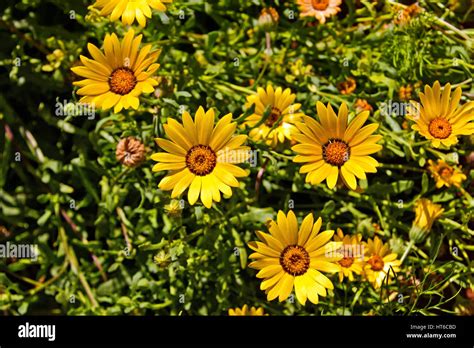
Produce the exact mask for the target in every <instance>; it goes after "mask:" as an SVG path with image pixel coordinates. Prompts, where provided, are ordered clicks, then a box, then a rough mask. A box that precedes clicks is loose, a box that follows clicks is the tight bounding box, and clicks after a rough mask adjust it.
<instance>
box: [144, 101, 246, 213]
mask: <svg viewBox="0 0 474 348" xmlns="http://www.w3.org/2000/svg"><path fill="white" fill-rule="evenodd" d="M214 117H215V116H214V110H212V109H210V110H208V111H207V112H206V111H205V110H204V108H203V107H202V106H201V107H199V109H198V110H197V112H196V116H195V118H194V120H193V119H192V117H191V115H190V114H189V113H188V112H187V111H185V112H183V121H182V123H179V122H178V121H176V120H174V119H172V118H168V123H167V124H165V125H164V126H163V127H164V130H165V133H166V135H167V136H168V137H169V138H170V139H171V141H170V140H166V139H161V138H157V139H155V141H156V143H157V144H158V146H160V147H161V148H162V149H163V150H164V151H165V152H159V153H155V154H153V155H152V156H151V159H152V160H154V161H157V162H158V163H157V164H155V165H154V166H153V169H152V170H153V171H154V172H159V171H162V170H169V171H170V173H169V175H167V176H166V177H164V178H163V179H162V180H161V181H160V184H159V185H158V187H159V188H160V189H161V190H164V191H170V190H172V193H171V198H176V197H178V196H179V195H181V194H182V193H183V192H184V191H185V190H186V189H188V188H189V190H188V201H189V203H190V204H191V205H193V204H194V203H196V201H197V200H198V198H199V196H200V197H201V202H202V203H203V204H204V206H205V207H206V208H210V207H211V206H212V202H213V201H215V202H220V200H221V192H222V193H223V194H224V195H225V196H231V195H232V190H231V187H239V182H238V181H237V179H236V178H241V177H245V176H247V175H248V174H249V173H248V172H247V171H245V170H243V169H242V168H239V167H237V166H236V165H234V164H233V163H242V162H245V161H246V160H247V159H248V158H249V156H250V149H249V148H248V147H245V146H241V145H242V144H243V143H244V142H245V140H246V139H247V136H246V135H236V136H234V133H235V129H236V128H237V124H236V123H235V122H232V114H227V115H225V116H224V117H222V118H221V119H220V120H219V121H218V122H217V124H216V125H215V126H214Z"/></svg>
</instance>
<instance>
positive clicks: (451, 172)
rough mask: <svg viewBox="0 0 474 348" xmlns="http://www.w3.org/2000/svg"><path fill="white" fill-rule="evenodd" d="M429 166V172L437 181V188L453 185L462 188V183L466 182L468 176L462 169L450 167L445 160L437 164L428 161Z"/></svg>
mask: <svg viewBox="0 0 474 348" xmlns="http://www.w3.org/2000/svg"><path fill="white" fill-rule="evenodd" d="M428 164H429V166H428V170H429V171H430V173H431V176H432V177H433V178H434V179H435V181H436V187H437V188H441V187H443V186H446V187H450V186H451V185H454V186H456V187H460V186H461V183H462V182H463V181H464V180H466V175H464V173H463V172H462V171H461V169H459V168H458V167H456V166H450V165H449V164H448V163H446V162H445V161H443V160H438V161H437V163H434V162H433V161H432V160H428Z"/></svg>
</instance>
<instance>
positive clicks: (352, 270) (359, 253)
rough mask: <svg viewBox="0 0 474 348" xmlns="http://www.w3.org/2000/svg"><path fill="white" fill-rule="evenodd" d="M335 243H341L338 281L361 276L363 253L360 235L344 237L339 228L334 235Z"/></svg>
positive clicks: (351, 279)
mask: <svg viewBox="0 0 474 348" xmlns="http://www.w3.org/2000/svg"><path fill="white" fill-rule="evenodd" d="M334 241H335V242H342V248H341V253H342V255H343V256H344V257H343V259H342V260H339V261H338V263H339V265H340V266H341V271H340V272H339V281H340V282H342V280H343V279H344V277H346V278H349V280H350V281H353V280H354V274H362V272H363V269H364V252H363V244H362V242H361V241H362V235H361V234H357V235H354V236H349V235H344V233H343V232H342V230H341V229H340V228H338V229H337V234H336V235H334Z"/></svg>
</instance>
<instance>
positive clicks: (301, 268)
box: [248, 210, 342, 305]
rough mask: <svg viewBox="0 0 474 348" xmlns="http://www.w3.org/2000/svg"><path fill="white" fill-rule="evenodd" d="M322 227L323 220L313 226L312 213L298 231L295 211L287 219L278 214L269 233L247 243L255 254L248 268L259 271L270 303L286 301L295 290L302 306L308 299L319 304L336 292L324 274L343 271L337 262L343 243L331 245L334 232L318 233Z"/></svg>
mask: <svg viewBox="0 0 474 348" xmlns="http://www.w3.org/2000/svg"><path fill="white" fill-rule="evenodd" d="M321 224H322V220H321V218H319V219H318V220H317V221H316V223H314V219H313V214H309V215H307V216H306V217H305V218H304V220H303V222H302V224H301V226H300V228H299V230H298V221H297V220H296V216H295V214H294V213H293V211H291V210H290V211H289V213H288V216H285V214H284V213H283V212H282V211H279V212H278V215H277V221H276V222H275V221H273V220H272V221H270V227H269V230H270V234H268V233H263V232H261V231H257V232H256V233H257V236H258V238H259V239H260V241H258V242H250V243H249V244H248V245H249V247H250V248H251V249H252V250H254V251H255V252H254V253H252V254H251V255H250V256H249V258H251V259H255V261H252V262H251V263H250V264H249V267H252V268H254V269H258V270H260V271H259V272H258V273H257V278H262V279H263V281H262V283H261V285H260V289H261V290H264V291H265V293H266V294H267V299H268V301H272V300H274V299H275V298H277V297H278V300H279V301H280V302H281V301H284V300H285V299H287V298H288V296H289V295H290V293H291V292H292V290H293V289H295V293H296V298H297V300H298V301H299V302H300V303H301V304H303V305H304V304H305V303H306V299H309V300H310V301H311V302H312V303H315V304H316V303H318V300H319V296H326V294H327V291H326V289H334V286H333V284H332V282H331V281H330V280H329V278H327V277H326V276H325V275H324V274H322V273H321V272H328V273H337V272H339V271H340V270H341V267H340V266H339V265H338V264H337V261H339V260H341V259H342V254H340V253H338V252H337V249H338V248H340V247H341V245H342V243H336V242H330V240H331V238H332V236H333V235H334V231H324V232H321V233H319V230H320V228H321Z"/></svg>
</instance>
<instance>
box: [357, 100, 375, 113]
mask: <svg viewBox="0 0 474 348" xmlns="http://www.w3.org/2000/svg"><path fill="white" fill-rule="evenodd" d="M355 109H356V111H357V112H362V111H373V110H374V108H373V107H372V105H370V104H369V102H368V101H367V100H365V99H357V100H356V102H355Z"/></svg>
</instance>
